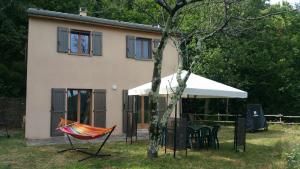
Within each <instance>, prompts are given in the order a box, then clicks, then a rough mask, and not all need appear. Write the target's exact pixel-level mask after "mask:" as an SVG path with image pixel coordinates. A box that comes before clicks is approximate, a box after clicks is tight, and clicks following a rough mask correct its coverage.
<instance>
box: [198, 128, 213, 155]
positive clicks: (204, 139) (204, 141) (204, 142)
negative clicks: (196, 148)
mask: <svg viewBox="0 0 300 169" xmlns="http://www.w3.org/2000/svg"><path fill="white" fill-rule="evenodd" d="M199 134H200V135H199V145H200V147H203V148H204V147H205V148H206V150H208V146H209V136H210V135H211V130H210V128H209V127H202V128H200V132H199Z"/></svg>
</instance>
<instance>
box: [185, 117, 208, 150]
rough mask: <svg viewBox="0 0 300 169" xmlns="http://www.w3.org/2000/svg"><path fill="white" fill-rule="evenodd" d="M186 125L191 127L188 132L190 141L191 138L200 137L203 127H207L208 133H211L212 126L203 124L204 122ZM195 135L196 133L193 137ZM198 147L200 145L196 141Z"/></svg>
mask: <svg viewBox="0 0 300 169" xmlns="http://www.w3.org/2000/svg"><path fill="white" fill-rule="evenodd" d="M188 127H189V128H190V129H191V130H190V133H189V135H191V138H190V139H191V143H192V139H193V138H197V139H200V136H201V129H202V128H204V127H206V128H208V129H209V134H211V132H212V129H213V127H211V126H208V125H204V124H195V123H193V124H190V125H188ZM195 135H196V137H195ZM198 147H199V148H200V147H202V145H201V144H200V143H199V142H198Z"/></svg>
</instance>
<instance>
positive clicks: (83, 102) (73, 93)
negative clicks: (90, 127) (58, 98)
mask: <svg viewBox="0 0 300 169" xmlns="http://www.w3.org/2000/svg"><path fill="white" fill-rule="evenodd" d="M91 99H92V91H91V90H77V89H69V90H68V112H67V119H68V120H72V121H77V122H79V123H83V124H91V114H92V111H91V104H92V103H91Z"/></svg>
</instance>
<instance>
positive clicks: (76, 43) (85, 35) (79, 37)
mask: <svg viewBox="0 0 300 169" xmlns="http://www.w3.org/2000/svg"><path fill="white" fill-rule="evenodd" d="M70 40H71V42H70V48H71V53H73V54H81V55H88V54H90V33H89V32H83V31H75V30H72V31H71V35H70Z"/></svg>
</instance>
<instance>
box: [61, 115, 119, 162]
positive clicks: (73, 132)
mask: <svg viewBox="0 0 300 169" xmlns="http://www.w3.org/2000/svg"><path fill="white" fill-rule="evenodd" d="M115 128H116V126H113V127H112V128H98V127H92V126H89V125H86V124H80V123H78V122H74V121H70V120H65V119H63V118H60V122H59V124H58V128H57V130H60V131H61V132H63V133H65V134H66V135H67V137H68V140H69V143H70V145H71V148H68V149H65V150H61V151H58V153H62V152H65V151H70V150H74V151H79V152H82V153H85V154H88V155H89V156H88V157H86V158H84V159H81V160H79V161H83V160H86V159H89V158H91V157H102V156H110V154H99V153H100V151H101V149H102V147H103V146H104V144H105V143H106V141H107V140H108V138H109V137H110V135H111V133H112V132H113V131H114V129H115ZM105 135H107V136H106V138H105V140H104V141H103V142H102V144H101V146H100V148H99V149H98V151H97V152H95V153H90V152H86V151H83V149H87V148H79V147H75V146H74V144H73V143H72V141H71V139H70V137H69V136H72V137H74V138H77V139H80V140H91V139H96V138H99V137H103V136H105Z"/></svg>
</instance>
